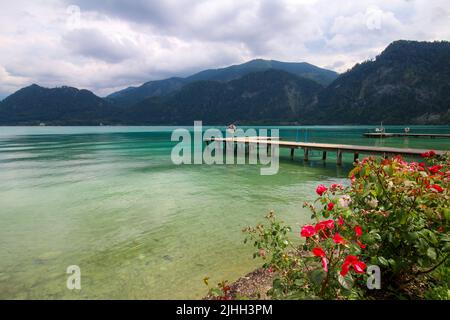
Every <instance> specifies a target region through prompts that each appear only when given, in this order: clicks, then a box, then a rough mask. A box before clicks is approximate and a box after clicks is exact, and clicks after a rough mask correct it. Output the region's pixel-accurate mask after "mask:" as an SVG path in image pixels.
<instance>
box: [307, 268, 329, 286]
mask: <svg viewBox="0 0 450 320" xmlns="http://www.w3.org/2000/svg"><path fill="white" fill-rule="evenodd" d="M325 276H326V274H325V272H324V271H323V270H322V269H316V270H313V271H311V273H310V274H309V277H310V279H311V281H312V282H313V283H314V284H316V285H320V284H321V283H322V281H323V279H325Z"/></svg>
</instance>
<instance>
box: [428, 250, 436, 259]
mask: <svg viewBox="0 0 450 320" xmlns="http://www.w3.org/2000/svg"><path fill="white" fill-rule="evenodd" d="M427 256H428V257H429V258H430V259H432V260H436V258H437V255H436V250H434V248H428V250H427Z"/></svg>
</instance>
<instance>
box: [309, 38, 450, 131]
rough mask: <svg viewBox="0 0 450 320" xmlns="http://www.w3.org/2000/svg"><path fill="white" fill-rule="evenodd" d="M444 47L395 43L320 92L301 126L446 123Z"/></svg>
mask: <svg viewBox="0 0 450 320" xmlns="http://www.w3.org/2000/svg"><path fill="white" fill-rule="evenodd" d="M449 92H450V43H449V42H444V41H443V42H416V41H396V42H393V43H392V44H390V45H389V46H388V47H387V48H386V50H384V51H383V53H382V54H380V55H379V56H378V57H377V58H376V60H374V61H366V62H363V63H361V64H357V65H356V66H355V67H353V68H352V69H351V70H350V71H348V72H346V73H344V74H342V75H341V76H340V77H339V78H338V79H337V80H335V81H334V82H333V83H332V84H330V85H329V86H328V88H327V89H326V90H324V91H323V92H322V94H321V95H320V98H319V102H318V104H317V110H316V112H314V113H311V114H309V115H307V116H306V119H305V120H304V121H305V122H307V123H323V124H330V123H333V124H347V123H351V124H371V123H377V122H380V121H383V122H384V123H386V124H397V123H398V124H400V123H417V124H421V123H442V124H445V123H449V119H450V95H449Z"/></svg>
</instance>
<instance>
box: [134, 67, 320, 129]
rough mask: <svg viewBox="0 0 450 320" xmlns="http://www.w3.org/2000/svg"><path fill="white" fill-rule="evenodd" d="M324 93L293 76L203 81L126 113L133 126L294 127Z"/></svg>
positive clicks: (275, 72) (270, 73) (254, 75)
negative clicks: (288, 124) (285, 124)
mask: <svg viewBox="0 0 450 320" xmlns="http://www.w3.org/2000/svg"><path fill="white" fill-rule="evenodd" d="M322 89H323V87H322V86H321V85H320V84H318V83H317V82H315V81H313V80H310V79H306V78H300V77H297V76H295V75H293V74H291V73H288V72H285V71H281V70H276V69H269V70H266V71H260V72H253V73H249V74H247V75H245V76H243V77H241V78H238V79H235V80H231V81H229V82H218V81H211V80H202V81H196V82H192V83H190V84H187V85H186V86H185V87H183V88H181V89H180V90H179V91H177V92H175V93H174V94H172V95H169V96H164V97H152V98H148V99H146V100H143V101H141V102H140V103H138V104H136V105H134V106H133V107H131V108H130V109H128V113H127V119H128V123H131V124H145V123H148V124H161V123H165V124H170V125H177V124H192V123H193V122H194V121H195V120H199V119H200V120H203V121H204V122H205V123H208V124H223V123H230V122H239V123H243V122H252V121H253V122H258V123H271V122H274V121H275V122H292V120H293V119H298V118H299V117H300V116H301V115H302V114H303V113H305V112H306V111H307V109H308V107H309V106H311V105H312V104H313V103H314V101H315V99H316V98H317V95H318V93H319V92H320V91H321V90H322Z"/></svg>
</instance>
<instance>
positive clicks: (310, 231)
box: [300, 225, 316, 238]
mask: <svg viewBox="0 0 450 320" xmlns="http://www.w3.org/2000/svg"><path fill="white" fill-rule="evenodd" d="M315 234H316V229H314V227H313V226H312V225H306V226H304V227H303V228H302V231H301V232H300V235H301V236H302V237H305V238H309V237H312V236H313V235H315Z"/></svg>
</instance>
